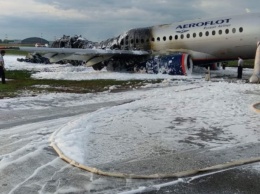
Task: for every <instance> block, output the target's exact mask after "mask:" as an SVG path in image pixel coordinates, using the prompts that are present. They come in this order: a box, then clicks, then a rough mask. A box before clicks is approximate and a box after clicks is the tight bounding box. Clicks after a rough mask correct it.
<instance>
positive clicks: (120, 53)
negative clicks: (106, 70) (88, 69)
mask: <svg viewBox="0 0 260 194" xmlns="http://www.w3.org/2000/svg"><path fill="white" fill-rule="evenodd" d="M259 18H260V14H259V13H250V14H241V15H236V16H223V17H217V18H204V19H195V20H187V21H183V22H176V23H172V24H166V25H158V26H152V27H148V28H137V29H132V30H129V31H127V32H125V33H123V34H121V35H119V36H118V37H115V38H111V39H107V40H105V41H102V42H100V43H94V42H91V41H86V42H85V43H84V44H73V41H71V40H72V39H71V40H70V44H64V42H62V41H64V40H62V41H61V40H60V41H61V42H60V44H56V46H57V47H58V48H56V49H53V48H48V49H46V48H25V47H19V49H20V50H23V51H28V52H30V51H33V52H41V53H43V56H45V57H46V58H49V59H50V62H53V63H55V62H58V61H61V60H79V61H85V62H86V65H87V66H93V67H94V69H100V68H102V67H103V66H107V65H109V64H111V63H114V65H116V64H122V66H126V64H127V65H128V66H132V67H135V66H138V65H140V64H142V63H143V62H144V61H145V60H147V59H150V58H152V57H154V56H163V55H164V56H165V55H166V56H167V55H173V54H176V53H182V54H183V53H184V54H187V55H189V56H190V58H191V59H192V61H193V62H194V65H204V64H209V63H213V62H221V61H228V60H236V59H237V57H238V56H240V57H241V58H243V59H253V58H254V56H255V50H256V44H255V43H256V42H257V41H259V40H260V33H259V32H260V20H259ZM76 40H77V41H78V40H79V39H76ZM75 45H78V46H75ZM63 46H64V47H63ZM79 46H81V48H86V49H74V47H75V48H79ZM63 48H64V49H63ZM72 48H73V49H72ZM136 63H137V64H136ZM110 66H111V65H110ZM120 68H121V67H120ZM132 69H133V68H132Z"/></svg>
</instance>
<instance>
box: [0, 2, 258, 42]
mask: <svg viewBox="0 0 260 194" xmlns="http://www.w3.org/2000/svg"><path fill="white" fill-rule="evenodd" d="M0 5H1V12H0V17H1V20H0V25H1V28H0V39H2V40H4V39H9V40H13V39H21V40H22V39H25V38H28V37H42V38H44V39H47V40H49V41H53V40H55V39H56V38H60V37H62V35H70V36H73V35H82V36H83V37H84V38H86V39H88V40H92V41H102V40H105V39H107V38H111V37H115V36H118V35H119V34H121V33H123V32H125V31H127V30H129V29H131V28H136V27H147V26H152V25H158V24H166V23H172V22H177V21H183V20H186V19H193V18H203V17H214V16H221V15H232V14H240V13H246V12H257V11H258V7H259V6H260V1H253V0H249V1H245V0H219V1H212V0H185V1H183V0H174V1H172V0H150V1H147V0H128V1H121V0H95V1H92V0H75V1H71V0H23V1H20V0H9V1H6V0H0Z"/></svg>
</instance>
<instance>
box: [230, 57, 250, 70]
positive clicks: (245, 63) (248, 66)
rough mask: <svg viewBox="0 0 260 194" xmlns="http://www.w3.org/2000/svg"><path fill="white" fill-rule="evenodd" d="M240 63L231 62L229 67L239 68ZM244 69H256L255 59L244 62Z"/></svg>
mask: <svg viewBox="0 0 260 194" xmlns="http://www.w3.org/2000/svg"><path fill="white" fill-rule="evenodd" d="M237 62H238V61H229V62H228V64H227V67H237ZM243 67H244V68H254V59H249V60H244V64H243Z"/></svg>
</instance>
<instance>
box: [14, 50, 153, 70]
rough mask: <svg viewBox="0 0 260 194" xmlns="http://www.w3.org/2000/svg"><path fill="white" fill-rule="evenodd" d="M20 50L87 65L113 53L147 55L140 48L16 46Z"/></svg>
mask: <svg viewBox="0 0 260 194" xmlns="http://www.w3.org/2000/svg"><path fill="white" fill-rule="evenodd" d="M16 49H18V50H21V51H27V52H30V53H40V54H41V55H42V56H43V57H46V58H48V59H49V60H50V62H52V63H55V62H58V61H61V60H78V61H86V65H87V66H92V65H95V64H96V63H99V62H101V61H104V60H107V59H109V58H111V57H113V56H115V55H133V56H142V55H149V52H147V51H140V50H112V49H77V48H48V47H17V48H16Z"/></svg>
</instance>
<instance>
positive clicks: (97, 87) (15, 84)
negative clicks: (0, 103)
mask: <svg viewBox="0 0 260 194" xmlns="http://www.w3.org/2000/svg"><path fill="white" fill-rule="evenodd" d="M31 74H32V72H29V71H6V78H7V79H9V80H8V81H7V84H1V83H0V99H3V98H12V97H17V96H28V95H29V96H34V95H37V94H40V93H55V92H64V93H96V92H103V91H107V90H109V87H110V86H115V85H116V86H117V88H116V89H114V90H113V91H114V92H117V91H123V90H127V89H131V88H138V87H140V86H142V85H144V84H146V83H158V82H161V80H152V81H148V80H146V81H143V80H132V81H117V80H86V81H85V80H84V81H68V80H45V79H43V80H36V79H32V78H31ZM39 86H41V87H39ZM44 86H45V87H44Z"/></svg>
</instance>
